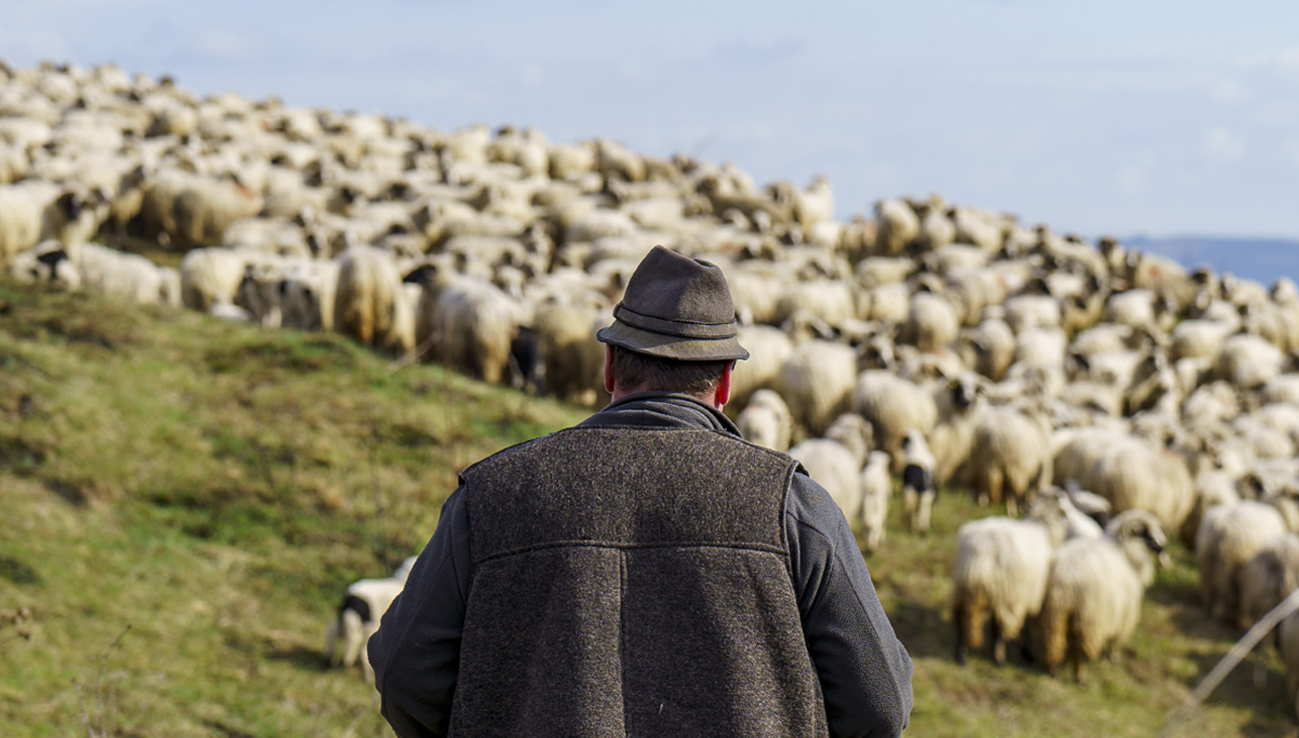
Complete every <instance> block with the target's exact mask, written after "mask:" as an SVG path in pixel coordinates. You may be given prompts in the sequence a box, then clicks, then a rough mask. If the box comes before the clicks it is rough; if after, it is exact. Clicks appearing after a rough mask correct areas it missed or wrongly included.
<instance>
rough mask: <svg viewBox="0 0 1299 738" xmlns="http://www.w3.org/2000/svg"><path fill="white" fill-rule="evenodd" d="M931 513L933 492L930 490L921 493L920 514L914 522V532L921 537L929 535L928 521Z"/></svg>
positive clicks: (932, 509)
mask: <svg viewBox="0 0 1299 738" xmlns="http://www.w3.org/2000/svg"><path fill="white" fill-rule="evenodd" d="M933 511H934V492H933V491H932V490H931V491H928V492H923V493H921V495H920V514H919V519H918V520H917V522H916V530H917V531H919V533H920V534H921V535H927V534H928V533H929V521H930V519H931V517H932V516H933Z"/></svg>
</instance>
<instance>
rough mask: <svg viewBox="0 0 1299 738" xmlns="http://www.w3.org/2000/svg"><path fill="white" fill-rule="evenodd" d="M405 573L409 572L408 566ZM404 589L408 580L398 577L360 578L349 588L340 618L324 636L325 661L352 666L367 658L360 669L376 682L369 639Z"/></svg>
mask: <svg viewBox="0 0 1299 738" xmlns="http://www.w3.org/2000/svg"><path fill="white" fill-rule="evenodd" d="M405 570H406V573H409V568H408V567H405ZM398 573H401V570H398ZM405 587H406V579H405V577H401V578H398V577H396V576H394V577H389V578H385V579H361V580H358V581H356V582H353V583H352V584H351V585H349V586H348V588H347V590H346V591H345V592H344V595H343V603H342V605H340V606H339V608H338V617H337V619H336V620H335V621H334V622H333V623H330V625H329V629H328V631H327V633H326V636H325V659H326V662H327V663H328V664H329V665H330V666H343V667H350V666H352V665H353V664H355V663H356V662H357V660H358V659H359V658H361V657H362V656H363V655H364V657H365V659H364V660H363V661H362V662H361V666H362V669H363V670H364V672H365V678H366V680H367V681H370V682H373V681H374V669H373V667H371V666H370V656H369V652H368V646H369V641H370V636H372V635H374V634H375V632H377V631H378V630H379V621H380V619H381V618H382V617H383V614H384V613H385V612H387V611H388V607H389V606H391V605H392V602H393V600H395V599H397V595H399V594H401V591H402V590H403V589H404V588H405ZM340 639H341V641H342V643H341V644H340V643H339V640H340Z"/></svg>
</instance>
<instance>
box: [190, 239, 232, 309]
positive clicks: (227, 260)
mask: <svg viewBox="0 0 1299 738" xmlns="http://www.w3.org/2000/svg"><path fill="white" fill-rule="evenodd" d="M247 262H248V260H247V256H246V255H245V254H243V253H241V252H238V251H235V250H233V249H223V248H205V249H194V250H192V251H190V252H189V253H187V254H185V258H184V259H183V260H182V261H181V263H180V288H181V303H182V304H183V305H184V306H185V307H187V308H190V309H191V310H198V311H200V312H205V313H206V312H210V311H211V310H212V306H213V305H233V304H234V301H235V296H236V294H237V293H238V291H239V285H240V283H241V282H242V281H243V278H244V268H245V267H246V266H247Z"/></svg>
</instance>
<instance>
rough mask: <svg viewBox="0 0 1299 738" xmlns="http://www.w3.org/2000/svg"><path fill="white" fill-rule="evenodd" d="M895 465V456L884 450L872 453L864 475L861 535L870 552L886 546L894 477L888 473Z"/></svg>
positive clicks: (868, 458) (863, 470) (862, 477)
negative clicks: (885, 538)
mask: <svg viewBox="0 0 1299 738" xmlns="http://www.w3.org/2000/svg"><path fill="white" fill-rule="evenodd" d="M892 462H893V459H892V457H890V456H889V455H888V454H887V453H885V452H884V451H871V452H870V454H869V455H868V456H867V460H866V467H865V468H864V469H862V472H861V489H862V507H861V521H862V536H863V537H864V538H865V548H866V552H867V553H872V552H874V551H878V550H879V548H880V547H881V546H883V545H884V533H885V523H886V522H887V521H888V518H889V499H890V498H891V497H892V496H893V477H892V476H891V475H890V474H889V465H890V464H891V463H892Z"/></svg>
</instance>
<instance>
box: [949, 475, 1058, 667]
mask: <svg viewBox="0 0 1299 738" xmlns="http://www.w3.org/2000/svg"><path fill="white" fill-rule="evenodd" d="M1064 537H1065V520H1064V512H1063V509H1062V508H1061V507H1060V505H1059V500H1058V499H1056V498H1049V497H1045V496H1044V497H1041V498H1039V500H1038V502H1037V503H1035V504H1034V505H1033V506H1032V507H1031V508H1029V511H1028V517H1027V518H1026V519H1025V520H1014V519H1011V518H1005V517H991V518H984V519H982V520H976V521H974V522H970V523H966V524H964V525H962V526H961V528H960V530H959V531H957V534H956V565H955V567H954V568H953V570H952V623H953V625H954V626H955V627H956V661H957V663H959V664H962V665H964V664H965V661H966V656H967V654H968V652H969V650H970V649H974V650H979V649H981V648H983V637H984V632H983V631H984V623H985V621H986V619H987V617H988V614H989V612H991V613H992V633H993V659H994V660H995V661H996V662H997V663H998V664H1004V663H1005V662H1006V642H1007V641H1011V640H1014V639H1016V638H1019V636H1020V633H1021V632H1022V630H1023V628H1024V622H1025V620H1026V619H1027V618H1028V617H1030V616H1032V615H1036V614H1037V613H1038V612H1039V610H1040V609H1041V607H1042V598H1043V596H1044V595H1045V593H1046V585H1047V576H1048V573H1049V571H1050V564H1051V552H1052V551H1054V550H1055V548H1056V547H1057V546H1059V545H1060V544H1061V542H1063V541H1064Z"/></svg>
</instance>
